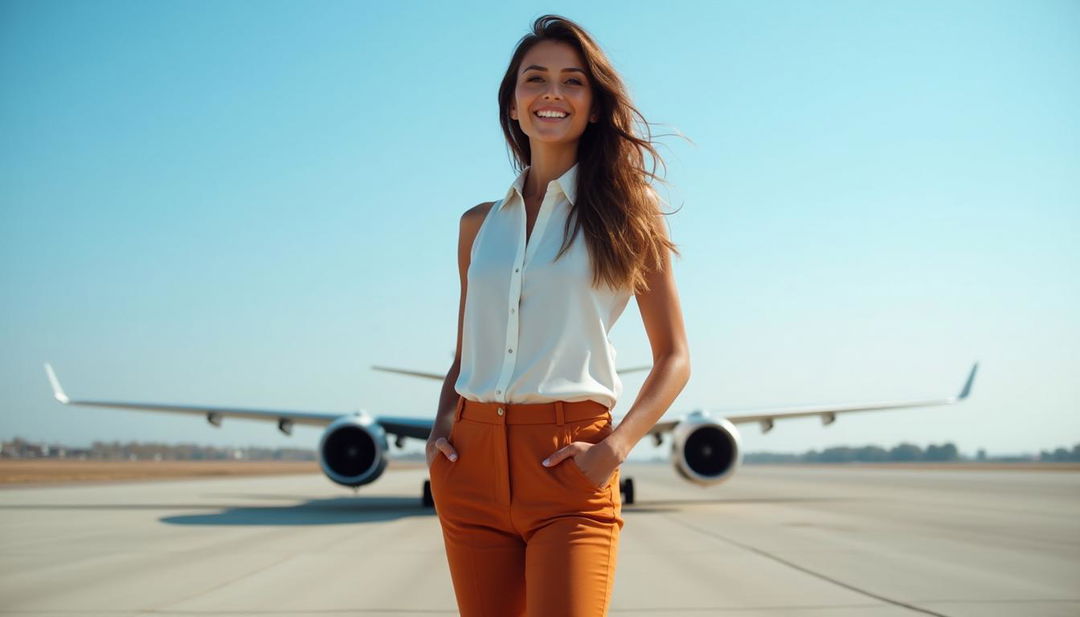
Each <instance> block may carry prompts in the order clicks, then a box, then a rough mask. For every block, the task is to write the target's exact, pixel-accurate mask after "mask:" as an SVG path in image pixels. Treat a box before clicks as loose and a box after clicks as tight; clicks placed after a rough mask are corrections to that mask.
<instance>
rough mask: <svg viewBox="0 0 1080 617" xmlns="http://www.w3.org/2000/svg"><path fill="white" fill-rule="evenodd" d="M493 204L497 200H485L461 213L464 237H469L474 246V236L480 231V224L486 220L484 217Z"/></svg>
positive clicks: (470, 243)
mask: <svg viewBox="0 0 1080 617" xmlns="http://www.w3.org/2000/svg"><path fill="white" fill-rule="evenodd" d="M493 205H495V202H493V201H485V202H484V203H482V204H477V205H475V206H473V207H471V208H469V209H468V210H466V211H465V213H464V214H462V215H461V235H462V239H463V240H464V239H468V240H469V245H470V246H472V238H473V237H475V236H476V234H477V232H479V231H480V225H481V224H482V223H483V222H484V218H485V217H486V216H487V213H488V211H489V210H491V206H493Z"/></svg>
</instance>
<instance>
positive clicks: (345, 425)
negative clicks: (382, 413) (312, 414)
mask: <svg viewBox="0 0 1080 617" xmlns="http://www.w3.org/2000/svg"><path fill="white" fill-rule="evenodd" d="M388 446H389V444H388V442H387V439H386V431H385V430H383V427H382V426H381V425H380V424H379V423H378V422H376V421H375V419H374V418H372V417H371V416H368V415H354V416H342V417H341V418H338V419H337V420H334V421H333V422H332V423H331V424H330V425H329V426H327V427H326V430H325V431H324V432H323V435H322V438H321V439H320V440H319V465H320V466H321V467H322V470H323V473H325V474H326V476H327V477H328V478H330V479H331V480H333V481H334V482H336V483H338V484H340V485H342V486H351V487H357V486H362V485H364V484H370V483H371V482H374V481H375V480H377V479H378V478H379V476H381V475H382V473H383V471H384V470H385V469H386V465H387V457H386V453H387V451H388V450H389V448H388Z"/></svg>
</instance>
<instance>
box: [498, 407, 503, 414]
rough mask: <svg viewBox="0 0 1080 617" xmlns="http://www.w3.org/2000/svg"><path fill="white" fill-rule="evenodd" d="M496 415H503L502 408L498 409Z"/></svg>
mask: <svg viewBox="0 0 1080 617" xmlns="http://www.w3.org/2000/svg"><path fill="white" fill-rule="evenodd" d="M498 413H499V415H500V416H501V415H503V408H502V407H500V408H499V412H498Z"/></svg>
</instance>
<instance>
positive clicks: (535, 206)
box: [427, 15, 690, 617]
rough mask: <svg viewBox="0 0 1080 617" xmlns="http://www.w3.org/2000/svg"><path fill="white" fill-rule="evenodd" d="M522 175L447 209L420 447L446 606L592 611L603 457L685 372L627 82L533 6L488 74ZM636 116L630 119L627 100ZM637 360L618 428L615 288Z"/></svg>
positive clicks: (612, 539)
mask: <svg viewBox="0 0 1080 617" xmlns="http://www.w3.org/2000/svg"><path fill="white" fill-rule="evenodd" d="M499 113H500V122H501V123H502V126H503V131H504V133H505V135H506V138H507V141H508V142H509V144H510V147H511V149H512V151H513V153H514V156H515V157H516V159H517V163H518V166H519V167H523V168H524V169H522V171H521V172H520V174H519V175H518V177H517V179H516V180H515V181H514V183H513V185H512V186H511V187H509V189H508V190H507V191H506V193H505V195H504V196H503V198H502V199H500V200H498V201H495V202H487V203H482V204H480V205H478V206H475V207H473V208H471V209H469V210H468V211H467V212H465V213H464V215H462V217H461V225H460V235H459V243H458V267H459V269H460V276H461V299H460V303H459V308H458V310H459V313H458V337H457V349H456V352H455V355H454V363H453V365H452V366H451V367H450V371H449V372H448V373H447V375H446V380H445V382H444V383H443V390H442V396H441V398H440V401H439V411H438V413H437V415H436V419H435V424H434V427H433V429H432V432H431V436H430V438H429V439H428V442H427V460H428V466H429V470H430V475H431V491H432V496H433V498H434V500H435V507H436V510H437V513H438V516H439V521H440V525H441V527H442V531H443V538H444V541H445V547H446V554H447V559H448V561H449V565H450V573H451V578H452V581H453V585H454V592H455V595H456V597H457V603H458V608H459V610H460V612H461V615H462V617H513V616H524V615H528V616H529V617H585V616H590V617H592V616H602V615H606V613H607V609H608V603H609V600H610V597H611V590H612V584H613V582H614V572H615V563H616V553H617V548H618V540H619V533H620V531H621V529H622V527H623V518H622V502H621V496H620V491H619V465H620V464H622V462H623V461H624V460H625V459H626V456H627V454H628V453H629V452H630V450H631V449H632V448H633V446H634V444H636V443H637V442H638V440H640V439H641V438H642V437H643V436H645V435H646V434H647V433H648V431H649V429H650V428H651V427H652V426H653V424H655V423H656V421H657V420H658V419H659V418H660V416H661V415H662V414H663V413H664V411H666V410H667V408H668V406H669V405H670V404H671V402H672V401H673V400H674V399H675V397H676V396H677V395H678V394H679V392H680V391H681V390H682V389H683V387H684V386H685V385H686V382H687V380H688V379H689V378H690V357H689V350H688V348H687V343H686V334H685V332H684V329H683V321H682V315H681V310H680V307H679V300H678V294H677V292H676V288H675V281H674V277H673V275H672V271H671V268H670V264H669V251H674V252H675V253H676V254H678V251H677V250H675V245H674V244H673V243H672V242H671V241H670V240H669V239H668V237H667V234H666V232H665V225H664V221H663V219H662V217H661V212H660V210H659V198H658V196H657V195H656V193H655V192H654V191H652V189H651V188H650V187H649V185H648V183H647V176H648V177H653V178H656V176H655V175H654V174H652V173H650V172H647V171H645V169H644V165H643V161H644V156H643V151H644V150H648V151H649V152H651V153H652V155H653V157H654V158H657V159H658V158H659V156H658V155H657V153H656V151H655V150H654V149H653V147H652V145H651V143H650V142H649V141H648V140H645V139H640V138H638V137H637V136H635V135H634V134H633V131H632V129H631V119H632V114H636V113H637V111H636V110H635V109H634V108H633V107H632V105H631V104H630V101H629V97H628V95H627V93H626V89H625V87H624V86H623V84H622V82H621V80H620V79H619V77H618V75H617V73H616V72H615V70H614V69H613V68H612V66H611V64H610V62H609V61H608V60H607V58H606V57H605V56H604V55H603V53H602V52H601V51H600V49H599V48H598V47H597V45H596V43H595V42H594V41H593V39H592V38H591V37H590V36H589V35H588V34H587V33H586V32H585V31H584V30H583V29H582V28H581V27H580V26H578V25H576V24H574V23H573V22H571V21H569V20H567V19H565V18H562V17H558V16H554V15H545V16H543V17H540V18H539V19H537V20H536V22H535V23H534V25H533V31H532V33H531V34H529V35H527V36H526V37H524V38H523V39H522V40H521V41H520V42H519V44H518V47H517V49H516V50H515V52H514V55H513V57H512V59H511V61H510V66H509V68H508V70H507V72H506V75H505V76H504V77H503V81H502V84H501V87H500V88H499ZM638 115H639V116H640V114H638ZM632 294H633V295H635V296H636V298H637V302H638V306H639V308H640V312H641V316H642V318H643V320H644V323H645V329H646V331H647V334H648V338H649V342H650V343H651V345H652V349H653V361H654V362H653V367H652V371H651V373H650V374H649V377H648V378H647V379H646V380H645V384H644V386H643V387H642V390H641V393H640V394H639V395H638V397H637V399H636V400H635V401H634V404H633V406H632V408H631V409H630V410H629V411H628V412H627V414H626V417H625V418H624V419H623V421H622V422H620V423H619V426H618V427H613V426H612V416H611V411H610V410H611V408H612V407H613V406H614V405H615V402H616V400H617V398H618V396H619V394H620V392H621V389H622V385H621V382H620V381H619V377H618V375H617V374H616V371H615V349H614V348H613V347H612V346H611V344H610V343H609V341H608V331H609V330H610V329H611V327H612V326H613V325H614V323H615V321H616V320H617V319H618V317H619V315H620V314H621V313H622V311H623V309H624V308H625V306H626V304H627V302H628V300H629V298H630V296H631V295H632Z"/></svg>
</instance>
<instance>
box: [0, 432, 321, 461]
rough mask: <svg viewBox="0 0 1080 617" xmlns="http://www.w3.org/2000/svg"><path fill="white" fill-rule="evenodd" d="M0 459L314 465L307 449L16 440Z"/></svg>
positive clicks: (5, 446)
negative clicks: (85, 444) (76, 444)
mask: <svg viewBox="0 0 1080 617" xmlns="http://www.w3.org/2000/svg"><path fill="white" fill-rule="evenodd" d="M0 456H2V457H3V458H64V459H86V460H128V461H134V460H139V461H154V460H157V461H203V460H205V461H223V460H247V461H252V460H254V461H314V460H316V458H317V457H316V454H315V450H313V449H310V448H266V447H258V446H245V447H235V446H227V447H223V446H201V445H198V444H194V443H179V444H169V443H157V442H145V443H144V442H138V441H129V442H126V443H121V442H119V441H108V442H107V441H95V442H93V443H92V444H91V445H90V447H89V448H76V447H71V446H65V445H63V444H55V443H53V444H45V443H40V442H31V441H28V440H25V439H22V438H20V437H16V438H15V439H13V440H11V441H5V442H3V444H2V450H0Z"/></svg>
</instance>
